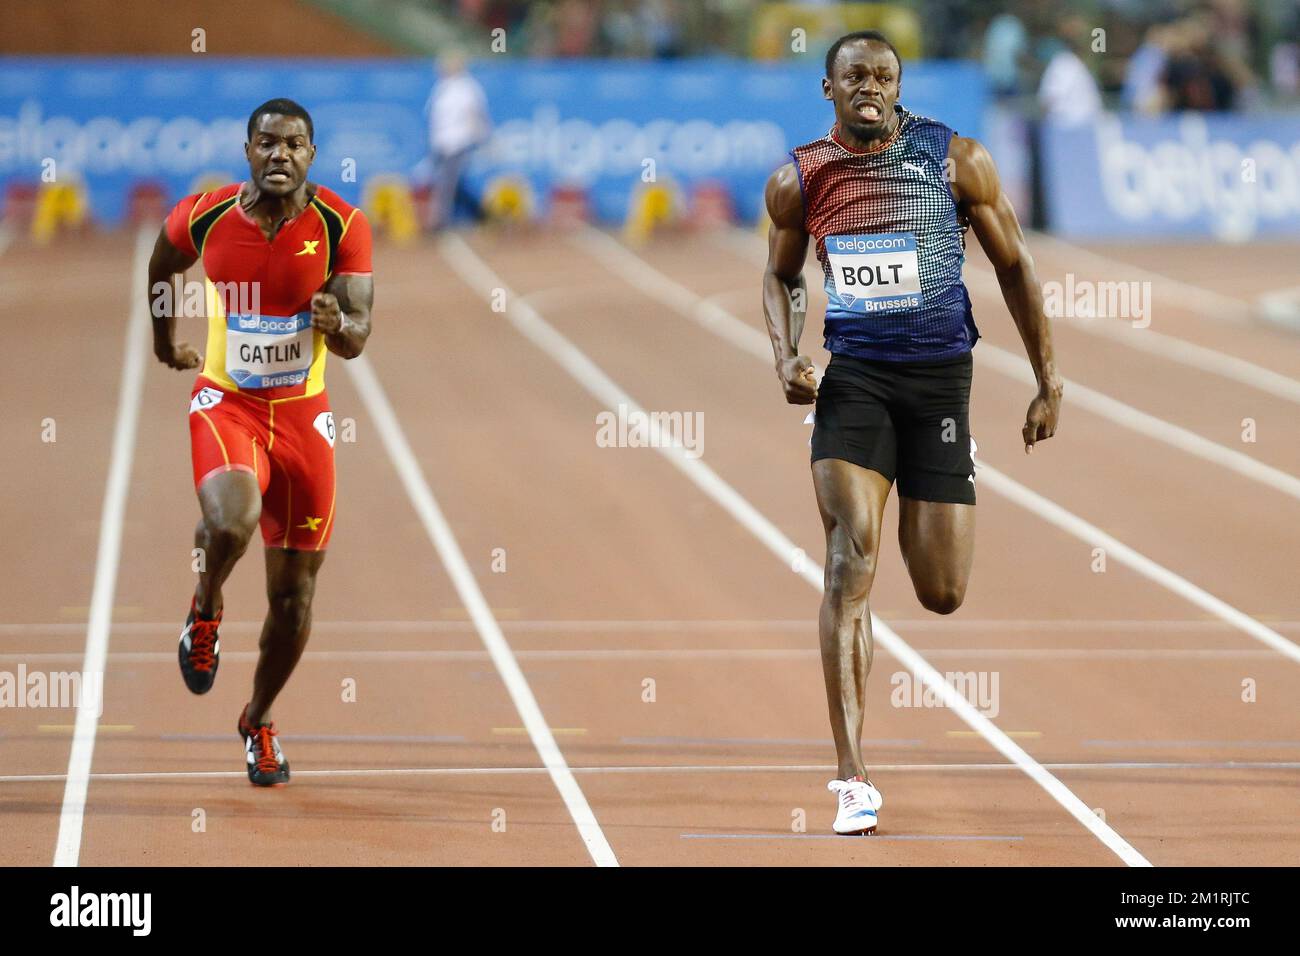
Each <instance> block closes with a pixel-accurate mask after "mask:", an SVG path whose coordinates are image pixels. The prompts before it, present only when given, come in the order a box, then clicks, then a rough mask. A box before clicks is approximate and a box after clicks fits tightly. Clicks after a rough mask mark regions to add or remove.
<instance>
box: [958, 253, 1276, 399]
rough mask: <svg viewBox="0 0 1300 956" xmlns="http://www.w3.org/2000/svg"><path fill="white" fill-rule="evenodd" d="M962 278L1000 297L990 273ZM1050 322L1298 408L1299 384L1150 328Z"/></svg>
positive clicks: (1114, 322)
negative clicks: (1206, 374) (1202, 373)
mask: <svg viewBox="0 0 1300 956" xmlns="http://www.w3.org/2000/svg"><path fill="white" fill-rule="evenodd" d="M965 275H966V276H968V277H973V278H975V280H976V281H977V282H978V283H980V284H981V285H982V286H983V291H985V292H986V293H988V294H990V295H992V294H998V295H1001V287H1000V286H999V285H998V280H997V276H996V275H995V274H994V273H993V272H992V271H991V270H989V269H984V268H980V267H978V266H972V265H970V264H969V263H968V264H967V266H966V270H965ZM1052 322H1053V323H1055V324H1058V325H1066V326H1068V327H1070V328H1071V329H1076V330H1078V331H1080V332H1085V333H1087V334H1089V335H1094V336H1096V337H1098V338H1103V339H1108V340H1110V341H1112V342H1116V343H1118V344H1120V345H1123V346H1125V347H1127V348H1131V349H1133V350H1135V351H1138V352H1145V353H1146V354H1148V355H1154V356H1156V357H1157V358H1161V359H1165V360H1166V361H1170V362H1176V363H1178V364H1179V365H1186V366H1188V367H1189V368H1194V369H1196V370H1197V371H1198V372H1209V373H1211V374H1213V375H1218V376H1220V377H1222V378H1225V379H1228V380H1230V381H1233V382H1236V383H1237V384H1239V385H1246V386H1248V387H1250V388H1254V389H1257V390H1259V391H1261V392H1266V393H1268V394H1269V395H1272V396H1274V397H1275V398H1281V399H1283V400H1285V401H1288V402H1294V403H1296V404H1300V382H1298V381H1296V380H1295V379H1293V378H1289V377H1287V376H1286V375H1282V374H1281V373H1279V372H1275V371H1273V370H1272V369H1270V368H1264V366H1262V365H1256V364H1255V363H1254V362H1250V361H1247V360H1246V359H1243V358H1238V357H1237V356H1235V355H1225V354H1224V353H1223V352H1220V351H1218V350H1216V349H1210V348H1206V347H1205V346H1203V345H1197V344H1196V343H1194V342H1188V341H1187V340H1186V339H1180V338H1177V337H1175V336H1172V335H1165V334H1164V333H1163V332H1157V331H1156V330H1155V329H1152V328H1150V327H1147V328H1138V327H1135V326H1133V325H1132V323H1131V322H1124V321H1122V320H1119V319H1109V318H1096V319H1086V318H1070V317H1068V316H1054V317H1053V318H1052Z"/></svg>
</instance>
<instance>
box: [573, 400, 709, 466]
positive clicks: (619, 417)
mask: <svg viewBox="0 0 1300 956" xmlns="http://www.w3.org/2000/svg"><path fill="white" fill-rule="evenodd" d="M596 445H597V447H599V448H681V449H683V450H684V453H685V455H686V457H687V458H699V457H700V456H701V455H703V454H704V413H703V412H647V411H642V410H641V409H639V408H631V407H629V406H628V405H625V404H622V403H620V404H619V406H618V409H617V411H603V412H599V413H597V415H596Z"/></svg>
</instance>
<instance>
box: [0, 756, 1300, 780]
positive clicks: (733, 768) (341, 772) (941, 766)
mask: <svg viewBox="0 0 1300 956" xmlns="http://www.w3.org/2000/svg"><path fill="white" fill-rule="evenodd" d="M1042 766H1043V767H1044V768H1045V769H1047V770H1052V771H1058V772H1063V771H1070V772H1073V771H1094V770H1105V771H1141V770H1178V771H1188V772H1193V773H1200V772H1204V771H1207V770H1234V771H1235V770H1244V771H1259V770H1300V761H1294V760H1260V761H1245V760H1220V761H1154V760H1153V761H1104V762H1096V763H1087V762H1084V763H1077V762H1076V763H1044V764H1042ZM835 769H836V767H835V765H834V764H735V765H733V764H678V765H668V764H647V765H642V766H598V767H570V768H569V772H570V773H574V774H587V775H592V776H599V775H604V774H611V775H612V774H644V775H655V774H692V773H703V774H730V773H742V774H750V773H825V772H833V771H834V770H835ZM872 769H873V770H879V771H881V772H888V773H939V774H944V773H998V772H1005V771H1008V770H1014V771H1019V770H1020V768H1019V767H1017V766H1016V765H1015V764H1014V763H930V764H917V763H894V764H873V765H872ZM548 772H549V771H548V770H547V768H546V767H369V768H346V769H343V768H339V769H326V768H322V769H317V770H295V771H294V772H293V775H294V776H295V777H492V776H514V775H519V776H532V775H537V774H543V773H548ZM90 776H91V778H92V779H94V780H103V781H112V780H127V781H130V780H206V779H230V780H242V779H246V778H247V777H248V774H246V773H245V772H244V771H242V770H158V771H134V772H126V773H92V774H91V775H90ZM64 779H66V774H61V773H34V774H5V775H0V784H5V783H51V782H58V781H60V780H64Z"/></svg>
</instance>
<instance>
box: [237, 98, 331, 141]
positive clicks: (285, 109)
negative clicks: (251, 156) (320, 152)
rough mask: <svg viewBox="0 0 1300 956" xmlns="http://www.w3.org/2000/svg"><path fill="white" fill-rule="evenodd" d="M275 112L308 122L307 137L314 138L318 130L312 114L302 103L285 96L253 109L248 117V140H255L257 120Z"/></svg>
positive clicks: (278, 114) (277, 114)
mask: <svg viewBox="0 0 1300 956" xmlns="http://www.w3.org/2000/svg"><path fill="white" fill-rule="evenodd" d="M272 113H274V114H275V115H276V116H296V117H298V118H299V119H300V120H302V121H303V122H304V123H306V124H307V139H308V140H309V141H310V140H314V139H315V138H316V131H315V129H314V128H313V127H312V124H311V114H310V113H308V112H307V111H306V110H305V109H303V107H302V106H301V105H299V104H298V103H295V102H294V101H293V100H286V99H285V98H284V97H277V98H276V99H273V100H267V101H266V102H265V103H263V104H262V105H261V106H259V107H258V108H257V109H255V110H253V115H252V116H250V117H249V118H248V141H249V142H250V143H251V142H252V141H253V130H254V129H256V128H257V121H258V120H259V119H260V118H261V117H263V116H266V115H268V114H272Z"/></svg>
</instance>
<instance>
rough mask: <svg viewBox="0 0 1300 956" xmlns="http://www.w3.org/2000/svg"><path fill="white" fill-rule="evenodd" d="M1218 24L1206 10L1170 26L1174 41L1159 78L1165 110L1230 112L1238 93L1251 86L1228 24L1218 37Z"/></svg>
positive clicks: (1235, 103)
mask: <svg viewBox="0 0 1300 956" xmlns="http://www.w3.org/2000/svg"><path fill="white" fill-rule="evenodd" d="M1221 22H1222V21H1219V20H1218V18H1217V17H1215V16H1213V15H1212V14H1211V13H1210V12H1209V11H1208V10H1207V11H1202V12H1198V13H1196V14H1193V15H1192V16H1190V17H1187V18H1185V19H1183V20H1181V21H1179V22H1178V23H1176V24H1174V25H1173V27H1172V28H1173V29H1174V31H1175V32H1174V37H1175V41H1174V45H1173V49H1172V50H1171V52H1170V56H1169V59H1168V62H1167V63H1166V65H1165V70H1164V75H1163V77H1162V81H1163V83H1164V87H1165V98H1166V104H1167V107H1168V109H1171V110H1205V111H1218V110H1230V109H1233V108H1234V107H1235V106H1236V105H1237V98H1238V94H1239V92H1240V91H1241V90H1242V89H1243V88H1245V87H1248V86H1250V85H1252V84H1253V78H1252V76H1251V73H1250V69H1249V67H1247V66H1246V65H1245V63H1243V62H1241V60H1240V58H1239V57H1238V56H1237V54H1236V53H1235V52H1234V51H1236V50H1238V49H1239V48H1240V45H1239V43H1238V41H1237V39H1236V38H1235V35H1234V33H1233V31H1232V30H1231V29H1229V28H1228V24H1227V23H1223V25H1224V26H1225V32H1224V34H1223V35H1220V34H1219V32H1218V30H1217V26H1218V25H1219V24H1220V23H1221Z"/></svg>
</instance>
